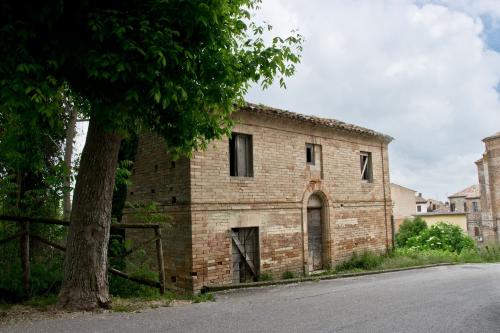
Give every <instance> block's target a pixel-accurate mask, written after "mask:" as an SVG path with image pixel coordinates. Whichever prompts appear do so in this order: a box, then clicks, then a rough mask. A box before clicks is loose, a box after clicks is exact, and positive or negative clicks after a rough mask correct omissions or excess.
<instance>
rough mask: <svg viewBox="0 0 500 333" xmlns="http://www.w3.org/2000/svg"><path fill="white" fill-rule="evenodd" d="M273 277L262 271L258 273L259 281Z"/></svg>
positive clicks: (269, 279) (272, 278)
mask: <svg viewBox="0 0 500 333" xmlns="http://www.w3.org/2000/svg"><path fill="white" fill-rule="evenodd" d="M273 280H274V277H273V275H272V274H271V273H262V274H261V275H259V281H273Z"/></svg>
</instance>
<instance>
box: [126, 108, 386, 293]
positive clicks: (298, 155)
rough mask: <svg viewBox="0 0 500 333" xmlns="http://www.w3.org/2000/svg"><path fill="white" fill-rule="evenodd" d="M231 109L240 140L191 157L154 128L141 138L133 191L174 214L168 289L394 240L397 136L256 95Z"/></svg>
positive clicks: (327, 259)
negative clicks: (392, 176)
mask: <svg viewBox="0 0 500 333" xmlns="http://www.w3.org/2000/svg"><path fill="white" fill-rule="evenodd" d="M233 117H234V120H235V126H234V128H233V133H232V136H231V138H224V139H221V140H218V141H216V142H213V143H212V144H210V145H209V147H208V149H207V150H206V151H200V152H194V153H193V155H192V157H191V158H190V159H188V158H181V159H179V160H173V159H172V158H171V157H170V156H169V154H168V153H167V150H166V147H165V144H164V142H163V141H162V140H160V139H159V138H158V137H156V136H155V135H152V134H149V133H145V134H143V135H141V137H140V140H139V147H138V151H137V156H136V161H135V165H134V170H133V176H132V186H131V188H130V189H129V193H128V198H127V200H128V201H129V202H131V203H144V202H149V201H154V202H157V203H158V210H159V211H162V212H165V213H167V214H168V215H170V216H171V218H172V221H171V225H172V226H171V227H170V228H169V229H167V230H166V231H165V232H164V235H166V237H165V239H164V249H165V250H164V251H165V270H166V276H167V283H168V286H169V287H171V288H173V289H182V290H188V291H194V292H197V291H199V290H201V289H202V288H203V286H207V285H213V284H232V283H240V282H245V281H252V280H256V279H258V277H259V276H260V275H262V274H271V275H273V276H274V277H275V278H280V277H281V275H282V274H283V273H284V272H288V271H290V272H295V273H297V274H300V275H302V274H305V273H308V272H312V271H317V270H321V269H325V268H328V267H331V266H334V265H336V264H337V263H340V262H342V261H344V260H346V259H348V258H349V257H350V256H351V255H352V253H353V252H354V251H362V250H364V249H370V250H373V251H375V252H378V253H384V252H386V251H387V250H388V249H389V247H390V244H391V243H392V239H391V234H392V230H391V214H392V207H391V195H390V193H391V192H390V185H389V184H390V182H389V164H388V155H387V153H388V151H387V150H388V144H389V142H390V141H391V140H392V138H391V137H389V136H387V135H384V134H380V133H377V132H375V131H373V130H370V129H366V128H362V127H359V126H355V125H350V124H346V123H344V122H340V121H337V120H332V119H323V118H318V117H313V116H307V115H302V114H297V113H293V112H289V111H283V110H278V109H274V108H270V107H264V106H257V105H253V104H248V105H247V106H245V107H243V108H241V109H240V110H239V111H238V112H235V113H234V114H233ZM133 212H134V211H133V210H130V209H129V210H128V211H126V212H125V217H124V218H125V221H129V222H131V221H133V219H134V214H133ZM135 222H137V221H135ZM134 237H137V235H134Z"/></svg>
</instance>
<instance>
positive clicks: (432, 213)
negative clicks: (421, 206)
mask: <svg viewBox="0 0 500 333" xmlns="http://www.w3.org/2000/svg"><path fill="white" fill-rule="evenodd" d="M439 215H467V213H464V212H445V211H435V212H429V213H418V214H413V216H439Z"/></svg>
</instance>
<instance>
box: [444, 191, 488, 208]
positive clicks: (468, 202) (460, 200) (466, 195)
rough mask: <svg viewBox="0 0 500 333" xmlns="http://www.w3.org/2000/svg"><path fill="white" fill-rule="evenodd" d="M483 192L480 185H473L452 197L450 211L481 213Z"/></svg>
mask: <svg viewBox="0 0 500 333" xmlns="http://www.w3.org/2000/svg"><path fill="white" fill-rule="evenodd" d="M480 198H481V192H480V189H479V185H472V186H469V187H467V188H466V189H463V190H462V191H460V192H458V193H455V194H453V195H450V196H449V197H448V199H449V200H450V211H451V212H459V213H468V212H473V213H479V212H480V211H481V208H480V207H481V203H480Z"/></svg>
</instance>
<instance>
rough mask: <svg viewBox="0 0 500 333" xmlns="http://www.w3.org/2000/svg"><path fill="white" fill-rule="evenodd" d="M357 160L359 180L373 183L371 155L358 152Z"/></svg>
mask: <svg viewBox="0 0 500 333" xmlns="http://www.w3.org/2000/svg"><path fill="white" fill-rule="evenodd" d="M359 160H360V166H361V179H362V180H364V181H367V182H370V183H371V182H372V181H373V172H372V153H369V152H364V151H362V152H360V154H359Z"/></svg>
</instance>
